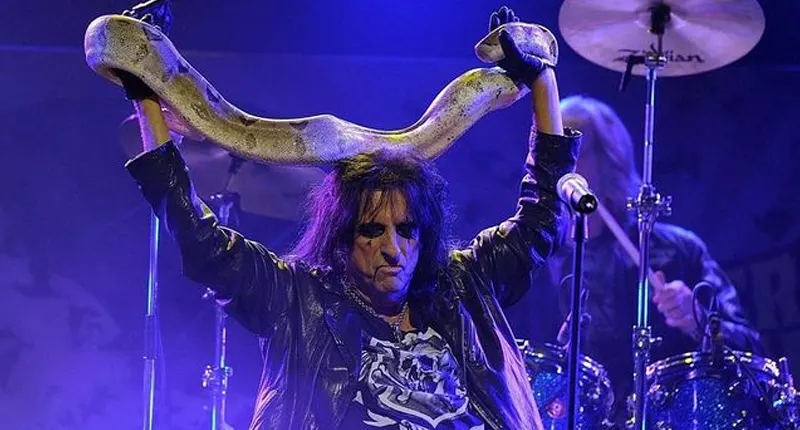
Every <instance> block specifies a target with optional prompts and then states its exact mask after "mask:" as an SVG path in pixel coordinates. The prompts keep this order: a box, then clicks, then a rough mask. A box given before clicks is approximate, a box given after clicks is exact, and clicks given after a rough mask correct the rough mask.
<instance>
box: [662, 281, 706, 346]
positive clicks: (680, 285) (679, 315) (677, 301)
mask: <svg viewBox="0 0 800 430" xmlns="http://www.w3.org/2000/svg"><path fill="white" fill-rule="evenodd" d="M655 276H657V277H658V278H659V279H661V281H662V282H661V283H662V284H663V286H661V287H660V286H658V285H655V284H654V285H653V293H654V294H653V303H654V304H655V305H656V307H657V308H658V311H659V312H661V314H662V315H664V318H665V319H666V323H667V325H668V326H670V327H674V328H677V329H680V330H681V331H683V332H684V333H686V334H688V335H690V336H695V335H696V334H697V333H698V327H697V322H696V321H695V320H694V313H693V307H694V303H693V301H692V290H691V289H690V288H689V286H688V285H686V283H685V282H683V281H681V280H675V281H672V282H669V283H668V282H666V278H665V277H664V273H662V272H656V273H655Z"/></svg>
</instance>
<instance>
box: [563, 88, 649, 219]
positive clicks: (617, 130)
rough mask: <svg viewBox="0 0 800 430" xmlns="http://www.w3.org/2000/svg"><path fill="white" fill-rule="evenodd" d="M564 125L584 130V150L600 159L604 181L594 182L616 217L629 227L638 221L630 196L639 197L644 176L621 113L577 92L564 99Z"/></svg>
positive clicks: (582, 131) (582, 148)
mask: <svg viewBox="0 0 800 430" xmlns="http://www.w3.org/2000/svg"><path fill="white" fill-rule="evenodd" d="M561 114H562V115H563V117H564V125H565V126H570V127H573V128H576V129H578V130H580V131H581V133H583V139H582V144H581V152H586V153H589V152H591V153H592V155H594V156H595V157H597V158H598V159H599V162H598V165H599V166H600V169H601V170H600V176H601V177H602V178H603V181H602V182H600V183H595V184H592V187H593V188H594V189H595V191H597V192H598V194H599V195H600V199H601V200H603V204H604V205H605V206H606V207H607V208H608V210H609V211H610V212H611V213H612V214H613V215H614V218H615V219H616V220H617V221H618V222H619V223H621V224H623V225H625V226H626V227H627V226H628V225H630V224H631V223H633V222H634V221H635V217H634V215H635V214H634V212H633V211H629V210H627V209H626V204H627V199H628V197H635V196H636V194H637V192H638V188H639V185H640V184H641V179H640V178H639V173H638V172H637V171H636V162H635V160H634V158H633V157H634V151H633V140H632V138H631V135H630V133H629V132H628V129H627V128H626V127H625V124H624V123H623V122H622V119H620V117H619V115H617V113H616V112H615V111H614V110H613V109H612V108H611V106H609V105H607V104H606V103H603V102H602V101H600V100H598V99H595V98H592V97H588V96H584V95H575V96H571V97H567V98H565V99H563V100H562V101H561Z"/></svg>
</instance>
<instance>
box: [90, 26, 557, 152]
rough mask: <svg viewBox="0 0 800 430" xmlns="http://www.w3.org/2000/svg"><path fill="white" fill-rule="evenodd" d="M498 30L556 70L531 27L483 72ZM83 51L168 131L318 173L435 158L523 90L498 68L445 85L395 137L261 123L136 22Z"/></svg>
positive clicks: (348, 128)
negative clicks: (360, 158)
mask: <svg viewBox="0 0 800 430" xmlns="http://www.w3.org/2000/svg"><path fill="white" fill-rule="evenodd" d="M503 28H505V29H506V30H507V31H508V32H509V34H510V35H511V37H512V39H514V41H515V42H516V44H517V46H518V47H519V48H520V50H521V51H523V52H526V53H529V54H532V55H536V56H538V57H539V58H541V59H543V60H544V61H545V62H546V63H549V64H550V65H552V66H555V64H556V63H557V61H558V45H557V42H556V39H555V37H554V36H553V34H552V33H551V32H550V31H549V30H548V29H547V28H545V27H543V26H541V25H537V24H526V23H508V24H504V25H503V26H501V27H500V28H497V29H495V30H494V31H492V32H490V33H489V34H488V35H486V36H485V37H484V38H483V39H482V40H481V41H479V42H478V43H477V44H476V45H475V53H476V55H477V57H478V58H479V59H480V60H481V61H483V62H485V63H495V62H497V61H498V60H501V59H502V58H503V51H502V48H501V47H500V45H499V42H498V34H499V31H500V30H501V29H503ZM84 51H85V55H86V61H87V63H88V65H89V67H91V68H92V70H94V71H95V72H96V73H98V74H100V75H101V76H103V77H104V78H106V79H108V80H109V81H111V82H113V83H115V84H117V85H121V82H120V81H119V78H118V77H117V75H116V74H114V72H113V70H114V69H122V70H126V71H128V72H130V73H132V74H133V75H135V76H137V77H138V78H140V79H141V80H142V81H143V82H144V83H145V84H146V85H147V86H149V87H150V88H151V89H152V90H153V91H154V92H155V93H156V94H157V95H158V97H159V98H160V99H161V100H162V101H163V102H165V104H166V105H167V106H166V109H167V110H168V111H169V112H170V113H171V116H170V118H171V120H170V121H169V126H170V128H171V129H172V130H173V131H177V132H179V133H183V134H186V133H193V134H199V135H200V136H202V137H203V138H206V139H208V140H210V141H212V142H213V143H215V144H217V145H219V146H221V147H222V148H224V149H226V150H228V151H230V152H231V153H234V154H236V155H238V156H239V157H242V158H245V159H249V160H252V161H257V162H265V163H273V164H287V165H322V164H327V163H330V162H333V161H336V160H340V159H342V158H345V157H349V156H352V155H355V154H357V153H360V152H364V151H370V150H374V149H377V148H380V147H385V146H397V145H411V146H414V147H416V148H417V150H418V151H419V152H420V153H421V154H422V155H423V156H425V157H428V158H436V157H438V156H439V155H441V154H442V153H443V152H444V151H446V150H447V149H448V148H449V147H450V145H452V144H453V142H454V141H455V140H456V139H458V138H459V137H460V136H461V135H463V133H464V132H466V131H467V130H468V129H469V128H470V127H471V126H472V125H474V124H475V123H476V122H477V121H478V120H479V119H480V118H481V117H483V116H484V115H485V114H486V113H488V112H490V111H493V110H496V109H501V108H505V107H507V106H509V105H511V104H513V103H514V102H516V101H517V100H519V99H520V98H522V97H523V96H525V95H526V94H527V93H528V92H529V89H528V88H527V87H526V86H524V85H518V84H515V83H514V82H513V81H512V80H511V79H510V78H509V77H508V76H507V75H506V73H505V72H504V71H503V70H502V69H501V68H499V67H488V68H475V69H471V70H468V71H467V72H465V73H463V74H461V75H460V76H458V77H457V78H455V79H454V80H452V81H451V82H450V83H449V84H448V85H447V86H446V87H445V88H444V89H442V91H440V92H439V94H438V95H437V96H436V97H435V98H434V100H433V101H432V102H431V104H430V106H429V107H428V109H427V110H426V111H425V112H424V113H423V115H422V116H421V117H420V118H419V119H418V120H417V121H416V122H415V123H414V124H412V125H410V126H408V127H406V128H403V129H397V130H388V131H387V130H377V129H372V128H368V127H363V126H361V125H358V124H354V123H351V122H348V121H345V120H342V119H340V118H338V117H336V116H334V115H329V114H325V115H314V116H308V117H303V118H294V119H269V118H262V117H258V116H255V115H252V114H249V113H247V112H244V111H242V110H240V109H238V108H237V107H236V106H233V105H232V104H231V103H229V102H228V101H226V100H225V98H224V97H223V96H222V95H221V94H220V93H219V92H218V91H217V90H216V89H214V87H213V86H212V85H211V84H210V83H209V82H208V81H207V80H206V79H205V78H204V77H203V76H202V75H201V74H200V72H198V71H197V70H196V69H195V68H194V67H192V66H191V65H190V64H189V62H188V61H186V59H184V58H183V57H182V56H181V55H180V53H179V52H178V50H177V49H176V48H175V46H174V45H173V44H172V42H171V41H170V40H169V38H168V37H167V35H166V34H165V32H162V31H161V28H160V27H159V26H157V25H154V24H152V23H149V22H146V20H144V19H139V18H137V17H131V16H126V15H122V14H114V15H103V16H100V17H98V18H96V19H94V20H93V21H92V22H91V23H90V24H89V26H88V28H87V30H86V34H85V38H84Z"/></svg>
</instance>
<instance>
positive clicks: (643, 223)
mask: <svg viewBox="0 0 800 430" xmlns="http://www.w3.org/2000/svg"><path fill="white" fill-rule="evenodd" d="M670 13H671V11H670V8H669V6H667V5H666V4H664V3H661V2H659V3H657V4H655V5H654V6H652V7H651V8H650V24H651V25H650V33H651V34H653V35H655V36H656V39H657V42H656V46H655V49H651V51H649V52H647V53H645V54H644V55H638V56H637V55H632V56H630V57H629V58H628V65H627V70H626V71H625V75H624V76H623V81H622V85H621V88H620V89H624V87H625V84H626V83H627V79H628V78H629V77H630V72H631V69H632V68H633V66H634V65H636V64H644V65H645V66H646V67H647V100H646V104H645V129H644V163H643V166H642V168H643V175H642V184H641V186H640V188H639V194H638V196H637V198H636V200H633V199H628V209H635V210H637V221H638V227H639V250H640V252H639V288H638V294H637V300H636V307H637V311H636V325H635V326H634V327H633V362H634V365H633V379H634V390H633V400H634V411H633V425H634V427H633V428H635V429H637V430H644V429H645V427H646V426H645V424H646V423H645V420H646V417H645V411H646V397H645V394H646V386H645V382H646V378H645V376H646V375H645V372H646V370H647V364H648V361H649V359H650V348H651V347H652V345H653V344H654V343H656V342H657V340H656V339H654V338H653V337H652V333H651V327H650V325H649V315H648V310H649V305H650V285H649V283H648V277H647V274H648V273H647V268H648V267H650V233H651V232H652V229H653V224H654V223H655V220H656V218H657V217H658V216H659V215H669V214H670V212H671V203H672V198H671V197H662V196H661V195H660V194H658V193H657V192H656V188H655V186H654V185H653V183H652V166H653V129H654V115H655V92H656V75H657V70H659V69H662V68H663V67H664V66H666V62H667V60H666V57H665V56H664V53H663V52H664V51H663V36H664V30H665V28H666V25H667V23H668V22H669V20H670Z"/></svg>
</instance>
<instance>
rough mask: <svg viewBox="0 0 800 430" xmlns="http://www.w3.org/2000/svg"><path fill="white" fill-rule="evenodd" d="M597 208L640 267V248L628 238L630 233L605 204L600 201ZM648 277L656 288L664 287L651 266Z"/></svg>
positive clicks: (648, 269)
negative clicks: (625, 230) (623, 228)
mask: <svg viewBox="0 0 800 430" xmlns="http://www.w3.org/2000/svg"><path fill="white" fill-rule="evenodd" d="M597 210H598V212H599V214H600V218H602V219H603V222H604V223H605V224H606V225H607V226H608V228H609V229H610V230H611V233H613V234H614V237H616V238H617V240H618V241H619V243H620V244H621V245H622V248H623V249H624V250H625V252H626V253H627V254H628V256H629V257H631V260H632V261H633V263H634V264H636V266H637V267H638V266H639V249H638V248H637V247H636V246H635V245H634V244H633V243H632V242H631V240H630V239H629V238H628V235H626V234H625V232H624V231H622V227H620V225H619V224H618V223H617V220H615V219H614V216H613V215H611V213H610V212H609V211H608V209H606V208H605V206H603V204H602V203H600V202H599V201H598V204H597ZM647 279H649V280H650V283H651V284H653V286H654V287H656V289H660V288H662V287H664V283H663V282H661V280H660V279H659V278H658V277H657V276H655V273H654V272H653V269H651V268H650V267H648V268H647Z"/></svg>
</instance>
